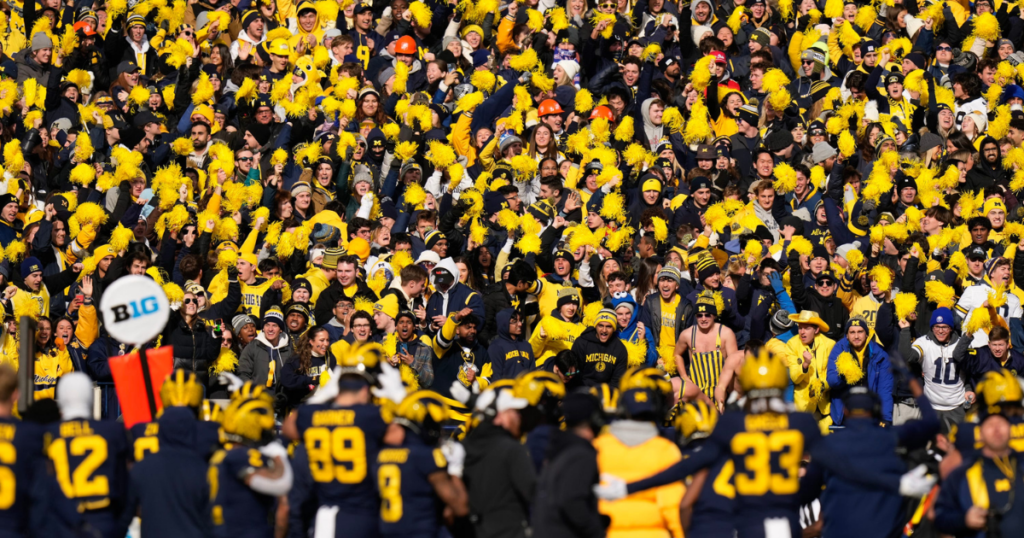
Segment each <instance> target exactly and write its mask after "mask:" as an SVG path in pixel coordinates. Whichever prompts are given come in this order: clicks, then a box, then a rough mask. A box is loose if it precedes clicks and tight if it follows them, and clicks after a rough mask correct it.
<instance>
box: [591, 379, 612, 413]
mask: <svg viewBox="0 0 1024 538" xmlns="http://www.w3.org/2000/svg"><path fill="white" fill-rule="evenodd" d="M588 390H589V392H590V394H592V395H593V396H594V397H595V398H597V400H598V401H599V402H601V410H602V411H604V413H605V414H606V415H608V416H614V415H615V414H616V412H617V411H618V410H619V389H617V388H615V387H613V386H611V385H609V384H608V383H601V384H600V385H594V386H592V387H590V389H588Z"/></svg>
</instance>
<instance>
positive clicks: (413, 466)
mask: <svg viewBox="0 0 1024 538" xmlns="http://www.w3.org/2000/svg"><path fill="white" fill-rule="evenodd" d="M447 468H448V462H447V461H445V459H444V455H443V454H441V449H440V448H435V447H430V446H427V445H426V444H425V443H424V442H423V440H422V439H420V438H419V436H416V435H414V434H413V433H412V432H408V431H407V432H406V434H405V441H404V442H403V443H402V445H401V446H399V447H385V448H383V449H381V451H380V453H378V454H377V489H378V491H379V492H380V500H381V502H380V533H381V535H382V536H431V537H432V536H436V535H437V532H438V528H439V527H440V518H439V517H438V515H439V514H440V511H441V510H442V509H443V508H444V507H443V505H442V503H441V500H440V499H439V498H438V496H437V494H436V493H435V492H434V486H433V485H431V483H430V480H429V479H428V478H427V477H429V476H430V475H432V474H434V473H438V472H447Z"/></svg>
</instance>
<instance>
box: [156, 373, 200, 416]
mask: <svg viewBox="0 0 1024 538" xmlns="http://www.w3.org/2000/svg"><path fill="white" fill-rule="evenodd" d="M160 400H161V401H162V402H163V404H164V407H193V408H197V407H199V406H200V404H202V403H203V387H202V386H200V385H199V382H198V381H196V374H195V372H189V371H186V370H182V369H180V368H179V369H177V370H175V371H173V372H171V373H170V375H168V376H167V378H165V379H164V384H163V385H161V386H160Z"/></svg>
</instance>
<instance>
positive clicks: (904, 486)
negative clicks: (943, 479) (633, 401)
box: [900, 464, 935, 498]
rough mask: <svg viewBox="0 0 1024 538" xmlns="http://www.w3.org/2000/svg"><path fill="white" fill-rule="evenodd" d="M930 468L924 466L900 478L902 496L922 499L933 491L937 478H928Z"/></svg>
mask: <svg viewBox="0 0 1024 538" xmlns="http://www.w3.org/2000/svg"><path fill="white" fill-rule="evenodd" d="M927 473H928V468H927V467H925V466H924V464H921V465H918V466H917V467H914V469H913V470H912V471H910V472H908V473H906V474H904V475H903V476H901V477H900V495H903V496H905V497H915V498H921V497H924V496H925V495H927V494H928V492H929V491H931V490H932V486H934V485H935V477H933V476H927Z"/></svg>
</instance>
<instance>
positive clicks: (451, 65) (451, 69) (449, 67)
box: [448, 64, 455, 73]
mask: <svg viewBox="0 0 1024 538" xmlns="http://www.w3.org/2000/svg"><path fill="white" fill-rule="evenodd" d="M452 71H455V64H448V72H449V73H451V72H452Z"/></svg>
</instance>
